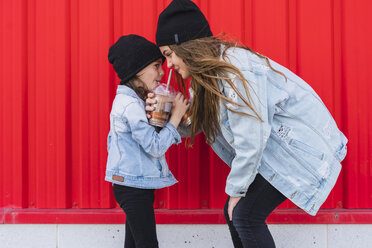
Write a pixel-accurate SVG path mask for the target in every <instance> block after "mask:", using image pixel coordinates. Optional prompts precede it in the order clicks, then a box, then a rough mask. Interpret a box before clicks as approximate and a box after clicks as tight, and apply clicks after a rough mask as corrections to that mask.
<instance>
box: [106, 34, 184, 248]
mask: <svg viewBox="0 0 372 248" xmlns="http://www.w3.org/2000/svg"><path fill="white" fill-rule="evenodd" d="M108 59H109V62H110V63H111V64H113V67H114V69H115V71H116V73H117V75H118V77H119V78H120V79H121V80H122V81H121V83H120V84H121V85H119V86H118V89H117V95H116V97H115V99H114V102H113V104H112V110H111V113H110V132H109V135H108V140H107V150H108V158H107V165H106V177H105V180H106V181H109V182H111V183H113V191H114V196H115V199H116V201H117V203H118V204H119V205H120V207H121V208H122V209H123V210H124V212H125V214H126V224H125V243H124V247H126V248H135V247H136V248H139V247H143V248H145V247H146V248H156V247H158V240H157V236H156V224H155V214H154V208H153V204H154V199H155V195H154V191H155V189H160V188H164V187H168V186H171V185H173V184H175V183H177V180H176V179H175V178H174V176H173V175H172V173H171V172H170V170H169V169H168V165H167V162H166V160H165V152H166V151H167V150H168V148H169V147H170V146H171V145H172V144H179V143H180V142H181V137H180V135H179V133H178V132H177V127H178V124H179V123H180V120H181V118H182V117H183V115H184V114H185V112H186V110H187V109H188V107H189V105H188V102H187V100H186V99H185V98H184V97H183V96H182V94H181V93H179V94H178V95H177V96H176V99H175V100H174V103H173V108H172V110H171V112H172V116H171V118H170V120H169V122H168V123H167V124H166V125H165V127H164V128H163V129H162V130H161V131H160V132H159V133H158V132H156V131H155V128H154V127H153V126H151V125H150V124H149V123H148V120H147V118H146V112H145V103H144V100H145V96H146V92H148V91H151V90H153V89H154V88H155V87H156V86H157V85H158V84H159V81H160V80H161V78H162V76H163V75H164V71H163V69H162V63H163V57H162V55H161V53H160V52H159V49H158V48H157V46H156V45H155V44H153V43H151V42H150V41H148V40H146V39H145V38H143V37H141V36H138V35H127V36H122V37H120V38H119V40H118V41H117V42H116V43H115V44H114V45H113V46H112V47H110V50H109V55H108Z"/></svg>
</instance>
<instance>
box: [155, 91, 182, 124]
mask: <svg viewBox="0 0 372 248" xmlns="http://www.w3.org/2000/svg"><path fill="white" fill-rule="evenodd" d="M153 92H154V93H155V99H156V101H157V103H156V104H155V105H154V107H155V110H154V111H152V112H151V118H150V120H149V123H150V125H152V126H156V127H164V126H165V125H166V124H167V122H168V118H169V114H170V112H171V109H172V105H173V101H174V99H175V98H176V95H177V92H176V91H175V90H174V88H173V87H172V86H169V89H168V90H167V85H165V84H159V85H158V86H157V87H156V88H155V89H154V90H153Z"/></svg>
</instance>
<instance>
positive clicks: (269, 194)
mask: <svg viewBox="0 0 372 248" xmlns="http://www.w3.org/2000/svg"><path fill="white" fill-rule="evenodd" d="M285 199H286V197H285V196H284V195H283V194H282V193H280V192H279V191H278V190H277V189H275V188H274V187H273V186H272V185H271V184H270V183H269V182H267V181H266V180H265V179H264V178H263V177H262V176H261V175H260V174H257V176H256V178H255V180H254V181H253V183H252V184H251V185H250V186H249V188H248V192H247V194H246V196H245V197H242V198H241V199H240V200H239V202H238V204H237V205H236V207H235V208H234V210H233V216H232V221H230V220H229V216H228V213H227V207H228V202H229V198H227V201H226V204H225V208H224V214H225V218H226V222H227V224H228V226H229V229H230V233H231V238H232V240H233V243H234V247H235V248H237V247H245V248H246V247H249V248H274V247H275V243H274V240H273V237H272V236H271V234H270V231H269V229H268V227H267V225H266V222H265V221H266V218H267V217H268V216H269V214H270V213H271V212H272V211H273V210H274V209H275V208H276V207H277V206H279V205H280V204H281V203H282V202H283V201H284V200H285Z"/></svg>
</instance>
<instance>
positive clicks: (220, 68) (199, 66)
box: [169, 35, 285, 145]
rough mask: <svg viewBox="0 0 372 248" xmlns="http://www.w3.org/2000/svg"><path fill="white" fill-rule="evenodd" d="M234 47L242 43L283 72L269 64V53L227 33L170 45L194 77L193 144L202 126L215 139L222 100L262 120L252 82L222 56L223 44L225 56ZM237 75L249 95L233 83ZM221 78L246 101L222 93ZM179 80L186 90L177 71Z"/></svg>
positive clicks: (251, 116) (209, 136) (181, 86)
mask: <svg viewBox="0 0 372 248" xmlns="http://www.w3.org/2000/svg"><path fill="white" fill-rule="evenodd" d="M231 47H240V48H244V49H247V50H249V51H250V52H252V53H254V54H256V55H257V56H258V57H260V58H262V59H264V60H266V63H267V64H268V66H269V67H270V68H271V69H272V70H273V71H275V72H277V73H280V74H281V75H283V76H284V74H283V73H281V72H279V71H276V70H275V69H274V68H273V67H272V66H271V65H270V62H269V60H268V58H267V57H266V56H264V55H261V54H259V53H257V52H255V51H253V50H252V49H250V48H248V47H245V46H242V45H240V44H239V43H238V42H231V41H227V40H225V36H224V35H219V36H216V37H206V38H200V39H195V40H190V41H187V42H183V43H181V44H179V45H170V46H169V48H170V49H171V50H172V51H173V52H175V54H176V55H177V56H178V57H180V58H182V59H183V61H184V63H185V64H186V66H187V67H188V70H189V73H190V75H191V77H192V80H191V87H192V89H193V101H192V103H191V106H190V110H191V130H190V131H191V139H190V145H192V144H193V143H194V139H195V135H196V134H197V132H198V131H199V130H202V131H203V132H204V134H205V136H206V139H207V143H208V144H212V143H213V142H214V141H215V138H216V136H217V134H218V132H219V129H220V125H219V106H220V105H219V103H220V101H222V103H223V104H224V106H225V107H226V108H227V109H229V111H232V112H234V113H238V114H241V115H242V116H247V117H250V118H255V119H257V121H262V119H261V117H260V115H259V113H258V112H257V110H256V106H254V103H253V102H252V98H251V95H250V93H249V90H248V88H249V87H250V82H248V80H247V79H245V78H244V76H243V74H242V73H241V71H240V70H239V69H238V68H236V67H235V66H233V65H232V64H231V63H229V62H226V61H225V60H221V59H220V57H221V48H223V51H222V58H225V57H226V50H227V49H229V48H231ZM229 74H230V75H231V74H232V75H234V78H231V76H230V75H229ZM284 77H285V76H284ZM235 79H237V80H240V81H241V82H242V84H243V86H244V90H245V94H246V96H247V97H244V96H243V94H242V93H241V92H239V90H238V89H237V88H236V86H235V85H234V83H233V80H235ZM219 80H225V81H226V82H227V83H228V84H229V86H230V87H231V88H232V89H233V90H234V91H235V92H236V94H237V95H238V97H239V98H240V99H241V100H242V102H243V104H239V103H237V102H233V101H232V100H230V99H229V98H228V97H226V96H225V95H224V94H222V93H221V91H220V87H219ZM177 82H178V84H179V88H180V89H181V91H184V93H185V89H186V83H185V81H184V80H182V79H181V78H180V76H179V75H177ZM250 88H251V87H250ZM226 102H228V103H231V104H235V105H238V106H241V107H244V106H246V107H248V108H250V109H251V110H252V112H253V115H249V114H247V113H243V112H237V111H235V110H233V109H231V108H229V107H228V106H227V105H226Z"/></svg>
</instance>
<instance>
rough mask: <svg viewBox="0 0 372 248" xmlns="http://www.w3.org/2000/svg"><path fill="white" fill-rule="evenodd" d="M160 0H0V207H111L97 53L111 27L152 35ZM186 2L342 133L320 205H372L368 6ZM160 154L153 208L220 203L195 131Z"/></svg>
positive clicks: (214, 161)
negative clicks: (275, 68) (188, 143)
mask: <svg viewBox="0 0 372 248" xmlns="http://www.w3.org/2000/svg"><path fill="white" fill-rule="evenodd" d="M169 2H170V1H169V0H166V1H165V0H164V1H160V0H107V1H101V0H79V1H73V0H59V1H57V0H0V35H1V38H0V118H1V122H0V142H1V143H0V146H1V147H0V209H1V208H3V209H11V208H26V209H31V208H37V209H41V208H43V209H44V208H47V209H48V208H53V209H54V208H60V209H69V208H78V209H86V208H88V209H92V208H94V209H97V208H98V209H102V208H114V207H115V206H116V204H115V201H114V198H113V196H112V193H111V185H110V184H109V183H107V182H105V181H104V173H105V163H106V157H107V152H106V137H107V133H108V131H109V112H110V107H111V103H112V100H113V98H114V94H115V88H116V85H117V83H118V80H117V78H116V77H115V74H114V71H113V70H112V68H111V66H110V64H109V63H108V61H107V53H108V48H109V46H110V45H111V44H113V43H114V42H115V40H116V39H117V38H118V37H119V36H121V35H123V34H130V33H136V34H139V35H143V36H145V37H146V38H148V39H149V40H152V41H154V36H155V29H156V22H157V16H158V15H159V13H160V12H161V11H162V10H163V9H164V7H165V6H167V4H168V3H169ZM195 2H196V3H197V4H198V5H199V6H200V8H201V9H202V11H203V12H204V13H205V14H206V17H207V19H208V20H209V21H210V24H211V28H212V31H213V32H214V34H218V33H220V32H222V31H225V32H227V33H228V34H230V36H232V37H234V38H237V39H240V40H241V41H242V42H243V43H245V44H246V45H248V46H250V47H251V48H253V49H254V50H256V51H258V52H260V53H263V54H265V55H267V56H268V57H270V58H272V59H273V60H276V61H277V62H279V63H281V64H283V65H285V66H287V67H289V68H290V69H291V70H293V71H294V72H296V73H297V74H299V75H300V76H301V77H302V78H304V79H305V80H306V81H307V82H308V83H309V84H310V85H311V86H312V87H313V88H314V89H315V90H316V91H317V92H318V93H319V95H320V96H321V98H322V99H323V100H324V102H325V104H326V105H327V106H328V108H329V109H330V111H331V113H332V114H333V116H334V117H335V119H336V121H337V123H338V125H339V127H340V129H341V130H342V131H343V132H344V133H345V134H346V136H347V137H348V138H349V144H348V155H347V157H346V160H345V161H344V162H343V163H342V164H343V170H342V173H341V176H340V178H339V180H338V182H337V185H336V187H335V188H334V190H333V191H332V193H331V195H330V197H329V199H328V200H327V202H326V203H325V204H324V205H323V208H347V209H350V208H365V209H367V208H372V169H371V167H372V144H371V141H372V132H371V131H370V129H371V128H372V120H371V118H372V110H371V109H372V108H371V106H372V97H371V96H372V86H371V83H372V76H371V69H370V67H371V65H370V64H371V63H370V60H371V58H372V49H371V44H372V32H371V24H372V19H371V13H370V12H371V10H372V2H371V1H369V0H339V1H337V0H312V1H296V0H229V1H226V0H199V1H195ZM166 76H167V75H166ZM165 78H166V77H165ZM167 157H168V161H169V164H170V168H171V169H172V171H173V172H174V174H175V176H176V177H177V178H178V180H179V181H180V182H179V183H178V184H177V185H175V186H172V187H170V188H167V189H163V190H159V191H158V192H157V198H156V207H157V208H165V209H200V208H203V209H204V208H206V209H214V208H222V206H223V204H224V201H225V199H226V195H225V193H224V187H225V179H226V176H227V173H228V167H227V166H226V165H224V164H223V162H221V161H220V160H219V158H218V157H216V156H215V155H214V154H213V152H212V151H211V149H210V148H209V147H208V146H207V145H206V144H205V140H204V138H203V137H202V136H200V137H199V138H198V139H197V142H196V144H195V145H194V148H193V149H191V150H186V149H185V148H184V145H179V146H177V147H172V148H171V150H170V151H169V152H168V154H167ZM281 208H294V206H293V205H292V204H291V203H289V202H285V203H284V204H283V205H282V206H281Z"/></svg>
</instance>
